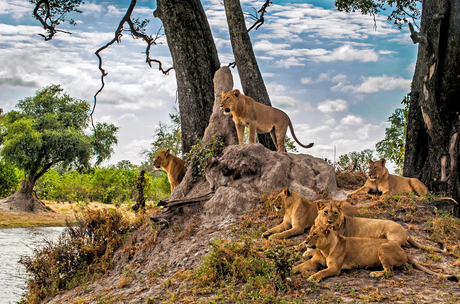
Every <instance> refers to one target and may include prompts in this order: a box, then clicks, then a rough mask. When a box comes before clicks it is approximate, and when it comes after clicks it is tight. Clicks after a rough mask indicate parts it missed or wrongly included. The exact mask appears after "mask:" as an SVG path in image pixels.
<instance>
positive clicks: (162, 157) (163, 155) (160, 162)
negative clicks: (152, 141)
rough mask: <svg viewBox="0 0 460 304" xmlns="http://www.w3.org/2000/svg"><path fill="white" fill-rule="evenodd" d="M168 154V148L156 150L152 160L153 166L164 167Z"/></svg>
mask: <svg viewBox="0 0 460 304" xmlns="http://www.w3.org/2000/svg"><path fill="white" fill-rule="evenodd" d="M169 155H170V154H169V149H168V150H163V151H160V152H158V154H157V156H155V159H154V161H153V166H154V167H155V168H157V169H160V167H163V168H164V167H165V166H166V165H167V164H168V159H169Z"/></svg>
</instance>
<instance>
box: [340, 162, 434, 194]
mask: <svg viewBox="0 0 460 304" xmlns="http://www.w3.org/2000/svg"><path fill="white" fill-rule="evenodd" d="M385 162H386V161H385V159H384V158H382V159H380V160H378V161H376V162H373V161H372V160H370V159H369V178H368V180H367V181H366V183H365V184H364V186H362V187H361V188H359V189H358V190H356V191H353V192H351V193H348V196H351V195H353V194H358V193H369V191H375V192H382V195H385V194H401V193H409V192H415V193H417V194H418V195H422V194H426V193H428V190H427V188H426V187H425V185H424V184H423V183H422V182H421V181H419V180H418V179H416V178H409V177H402V176H397V175H392V174H389V173H388V169H387V168H385Z"/></svg>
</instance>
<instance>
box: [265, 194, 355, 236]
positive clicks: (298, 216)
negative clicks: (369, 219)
mask: <svg viewBox="0 0 460 304" xmlns="http://www.w3.org/2000/svg"><path fill="white" fill-rule="evenodd" d="M274 206H275V209H276V210H277V211H278V210H279V209H281V208H284V219H283V222H282V223H281V224H280V225H278V226H276V227H273V228H271V229H269V230H267V231H266V232H264V233H263V234H262V237H268V236H270V235H271V236H270V238H269V239H285V238H288V237H291V236H294V235H299V234H302V233H304V231H305V229H307V228H310V227H311V226H313V223H314V222H315V218H316V216H317V215H318V209H317V208H316V205H315V204H314V203H312V202H310V201H309V200H307V199H305V198H304V197H303V196H301V195H300V194H298V193H296V192H294V191H292V190H289V189H288V188H284V190H283V191H281V192H280V193H279V194H278V196H277V197H276V199H275V201H274ZM343 208H344V209H345V210H344V211H345V213H346V214H347V215H349V216H357V215H358V211H357V210H356V208H355V207H353V206H352V205H350V204H349V203H345V205H343Z"/></svg>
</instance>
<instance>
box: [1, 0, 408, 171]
mask: <svg viewBox="0 0 460 304" xmlns="http://www.w3.org/2000/svg"><path fill="white" fill-rule="evenodd" d="M85 2H86V3H85V4H84V5H83V6H82V7H81V9H82V10H83V14H77V15H75V16H73V17H74V18H75V20H77V26H75V27H74V26H70V25H68V24H65V25H62V26H61V28H62V29H64V30H69V31H71V32H72V35H67V34H63V33H58V34H57V35H56V36H55V37H54V38H53V40H51V41H48V42H45V41H43V39H42V38H41V37H40V36H38V35H37V34H38V33H44V31H43V29H41V28H40V26H39V23H38V21H36V20H35V19H34V18H32V17H31V15H32V10H33V6H32V5H31V4H30V3H29V2H28V1H27V0H8V1H7V0H0V107H1V108H3V109H4V111H10V110H12V109H13V108H14V105H15V104H16V103H17V101H19V100H20V99H22V98H24V97H27V96H33V95H34V92H35V91H36V90H38V89H40V88H42V87H44V86H46V85H49V84H51V83H53V84H61V85H62V86H63V87H64V89H65V91H66V92H67V93H69V94H70V95H71V96H72V97H75V98H78V99H84V100H86V101H88V102H90V103H91V104H92V102H93V95H94V94H95V93H96V91H97V90H98V89H99V86H100V73H99V70H98V69H97V59H96V56H95V55H94V52H95V51H96V50H97V49H98V48H99V47H100V46H102V45H104V44H105V43H107V42H108V41H110V40H111V39H112V37H113V31H114V30H115V29H116V27H117V26H118V23H119V20H120V18H121V17H122V16H123V15H124V13H125V11H126V9H127V6H128V5H129V2H130V1H127V0H126V1H85ZM273 2H274V5H273V6H271V7H270V8H269V9H268V12H267V13H266V15H265V24H264V25H263V26H262V27H261V28H260V29H259V30H257V31H255V30H253V31H251V32H250V36H251V40H252V43H253V46H254V50H255V54H256V57H257V60H258V63H259V68H260V70H261V72H262V75H263V77H264V80H265V84H266V86H267V89H268V92H269V95H270V98H271V101H272V104H273V106H275V107H277V108H280V109H282V110H283V111H285V112H286V113H288V115H289V116H290V117H291V120H292V122H293V124H294V129H295V132H296V135H297V137H298V138H299V140H300V141H301V142H303V143H310V142H314V143H315V146H314V147H313V148H311V149H308V150H306V149H302V148H299V151H300V152H301V153H308V154H312V155H313V156H317V157H322V158H325V157H326V158H328V159H332V158H333V156H334V154H333V153H334V152H333V151H334V146H335V147H336V149H337V157H338V155H340V154H344V153H348V152H351V151H361V150H363V149H374V148H375V143H376V142H378V141H380V140H381V139H383V137H384V132H385V128H386V127H388V123H387V118H388V117H389V116H390V115H391V113H392V112H393V111H394V109H395V108H396V107H400V106H401V105H400V103H401V100H402V99H403V97H404V96H405V95H406V94H407V93H408V92H409V90H410V82H411V79H412V75H413V71H414V66H415V60H416V54H417V47H416V45H414V44H412V42H411V40H410V38H409V32H408V29H407V27H403V29H402V30H398V29H397V28H396V27H395V26H393V25H392V24H391V22H388V21H386V17H385V16H377V17H376V28H374V20H373V17H371V16H363V15H361V14H360V13H353V14H346V13H341V12H338V11H337V10H335V9H334V1H329V0H327V1H276V0H274V1H273ZM202 3H203V6H204V9H205V12H206V14H207V16H208V20H209V24H210V26H211V30H212V32H213V35H214V40H215V43H216V46H217V49H218V53H219V58H220V62H221V65H222V66H224V65H227V64H228V63H229V62H232V61H233V55H232V51H231V45H230V40H229V34H228V28H227V25H226V18H225V12H224V8H223V4H222V1H221V0H211V1H202ZM241 3H242V5H243V10H244V11H245V12H251V13H252V12H253V9H252V8H253V7H255V8H257V9H258V8H260V6H261V5H262V3H263V2H262V1H249V0H245V1H241ZM154 9H155V1H151V0H149V1H138V5H137V8H136V10H135V14H134V17H139V18H141V19H143V18H149V19H150V20H151V22H150V24H149V26H148V28H147V31H148V33H149V34H154V33H156V32H157V31H158V29H159V27H160V21H159V20H158V19H155V18H154V17H153V10H154ZM247 22H248V24H251V23H252V22H251V21H250V20H249V19H248V20H247ZM161 41H162V42H163V44H162V45H158V46H155V47H153V48H152V55H151V57H152V58H157V59H160V60H161V61H163V63H164V64H165V65H166V66H167V67H169V66H170V65H171V64H172V61H171V58H170V54H169V50H168V48H167V45H166V40H165V39H164V38H163V39H162V40H161ZM144 50H145V46H144V44H143V42H142V41H140V40H133V39H132V38H131V36H130V35H129V33H126V34H125V35H124V36H123V38H122V43H121V44H115V45H112V46H111V47H110V48H109V49H107V50H105V51H103V52H102V57H103V59H104V67H105V69H106V71H107V72H108V73H109V74H108V76H107V77H106V78H105V80H106V87H105V89H104V90H103V91H102V93H101V94H99V97H98V105H97V108H96V111H95V119H96V120H97V121H105V122H110V123H114V124H115V125H117V126H119V127H120V131H119V134H118V138H119V144H118V146H117V147H116V148H115V155H114V156H113V157H112V158H111V159H110V160H109V161H108V162H107V163H117V162H118V161H120V160H123V159H127V160H130V161H131V162H132V163H135V164H139V163H140V162H141V161H142V160H143V159H142V156H141V155H140V152H141V150H142V149H143V148H149V146H150V143H151V142H152V137H153V135H154V130H155V128H156V127H157V126H158V123H159V122H160V121H162V122H163V123H169V122H170V121H169V116H168V114H169V113H172V112H173V107H174V106H176V107H177V104H176V79H175V75H174V72H171V73H170V75H168V76H164V75H163V74H162V73H161V72H159V71H158V70H157V69H156V67H155V66H154V68H149V67H148V65H147V64H145V55H144V54H143V52H144ZM233 75H234V82H235V88H239V89H241V84H240V83H239V77H238V74H237V70H236V69H234V70H233Z"/></svg>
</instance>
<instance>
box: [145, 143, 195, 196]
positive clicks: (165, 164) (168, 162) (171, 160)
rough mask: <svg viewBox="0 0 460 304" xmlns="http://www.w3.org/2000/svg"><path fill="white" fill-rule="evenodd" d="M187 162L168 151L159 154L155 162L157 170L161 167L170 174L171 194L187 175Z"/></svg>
mask: <svg viewBox="0 0 460 304" xmlns="http://www.w3.org/2000/svg"><path fill="white" fill-rule="evenodd" d="M186 164H187V162H186V161H185V160H182V159H180V158H179V157H177V156H175V155H172V154H171V153H170V151H169V149H168V150H166V151H165V150H163V151H160V152H158V154H157V156H155V160H154V161H153V165H154V166H155V168H157V169H159V168H160V167H161V168H163V169H165V170H166V172H167V173H168V180H169V184H170V185H171V193H172V192H173V190H174V188H176V187H177V185H179V184H180V182H181V181H182V179H183V178H184V175H185V172H186V170H185V165H186Z"/></svg>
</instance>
